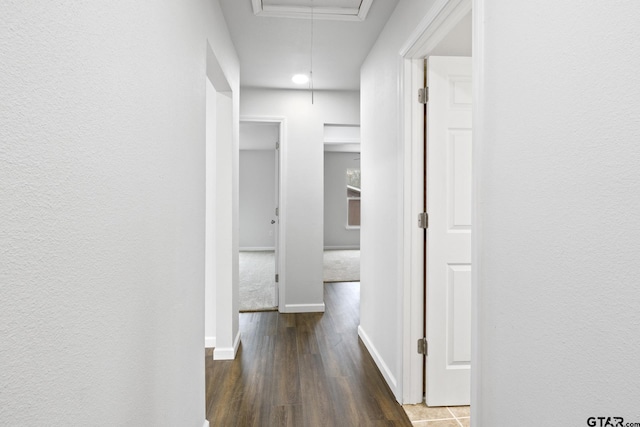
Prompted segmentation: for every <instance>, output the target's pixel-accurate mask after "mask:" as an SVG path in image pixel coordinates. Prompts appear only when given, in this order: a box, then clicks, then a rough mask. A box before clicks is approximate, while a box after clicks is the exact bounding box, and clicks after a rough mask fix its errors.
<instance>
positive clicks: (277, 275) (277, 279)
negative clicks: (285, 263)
mask: <svg viewBox="0 0 640 427" xmlns="http://www.w3.org/2000/svg"><path fill="white" fill-rule="evenodd" d="M279 282H280V275H279V274H276V283H279Z"/></svg>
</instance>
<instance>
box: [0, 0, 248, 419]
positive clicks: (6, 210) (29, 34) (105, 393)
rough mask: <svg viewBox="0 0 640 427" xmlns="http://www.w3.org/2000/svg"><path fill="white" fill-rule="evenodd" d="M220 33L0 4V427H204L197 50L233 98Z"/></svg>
mask: <svg viewBox="0 0 640 427" xmlns="http://www.w3.org/2000/svg"><path fill="white" fill-rule="evenodd" d="M207 31H210V33H209V34H207ZM226 31H227V30H226V25H225V23H224V19H223V17H222V15H221V12H220V9H219V6H218V4H217V2H208V1H204V0H186V1H182V2H165V3H156V2H154V3H153V4H152V3H151V2H128V1H116V2H108V3H106V2H77V1H67V0H60V1H56V2H37V1H14V0H7V1H4V2H3V4H2V13H1V14H0V57H2V58H3V59H2V61H0V99H2V102H1V103H0V123H2V126H0V141H1V143H0V163H1V164H2V167H1V168H0V199H1V200H2V203H0V219H1V220H0V248H1V249H0V254H1V255H0V258H1V259H2V261H1V262H0V294H1V295H2V298H0V337H1V341H2V345H0V384H2V387H0V424H2V425H37V424H41V425H69V426H81V425H82V426H84V425H105V426H107V425H108V426H112V425H167V426H169V425H180V426H198V427H199V426H202V424H203V421H204V374H203V372H204V357H203V356H204V353H203V348H202V338H203V336H204V328H203V327H204V309H203V295H204V286H203V284H204V182H205V171H204V157H205V151H204V147H205V145H204V144H205V120H204V118H205V115H204V111H205V47H206V38H207V36H209V37H210V39H211V43H212V45H214V47H215V49H217V50H218V51H219V52H220V53H221V57H222V58H223V61H224V62H225V67H227V69H228V71H229V75H230V76H231V79H232V83H233V85H235V87H236V88H237V83H238V82H237V74H238V63H237V58H236V57H235V53H234V51H233V47H232V45H231V43H230V42H229V40H228V36H225V34H226ZM236 101H237V99H236ZM236 105H237V103H236ZM236 118H237V108H236ZM236 130H237V129H236Z"/></svg>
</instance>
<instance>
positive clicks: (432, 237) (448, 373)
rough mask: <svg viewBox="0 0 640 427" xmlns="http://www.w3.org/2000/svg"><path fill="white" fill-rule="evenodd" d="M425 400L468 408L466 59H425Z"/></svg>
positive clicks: (468, 76)
mask: <svg viewBox="0 0 640 427" xmlns="http://www.w3.org/2000/svg"><path fill="white" fill-rule="evenodd" d="M427 85H428V87H429V101H428V103H427V212H428V213H429V227H428V229H427V250H426V261H425V262H426V265H427V280H426V338H427V343H428V356H427V358H426V390H425V393H426V403H427V405H428V406H453V405H468V404H469V402H470V368H471V361H470V359H471V58H461V57H429V58H428V61H427Z"/></svg>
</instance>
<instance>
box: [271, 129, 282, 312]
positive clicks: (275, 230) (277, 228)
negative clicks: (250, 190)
mask: <svg viewBox="0 0 640 427" xmlns="http://www.w3.org/2000/svg"><path fill="white" fill-rule="evenodd" d="M280 133H281V130H280V126H278V141H276V147H275V148H276V149H275V155H274V157H275V168H276V174H275V175H276V178H275V179H276V183H275V190H276V191H275V201H274V202H275V210H274V216H273V220H274V221H275V222H274V224H273V233H274V234H273V235H274V243H275V246H274V255H275V256H274V258H275V264H276V265H275V272H276V280H275V282H274V283H275V286H274V288H273V290H274V295H273V301H274V302H275V305H276V306H278V305H279V296H280V283H279V281H280V271H279V265H280V250H279V248H280V241H279V238H280V206H279V204H280Z"/></svg>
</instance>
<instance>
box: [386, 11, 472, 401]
mask: <svg viewBox="0 0 640 427" xmlns="http://www.w3.org/2000/svg"><path fill="white" fill-rule="evenodd" d="M471 9H472V3H471V0H438V1H437V3H436V4H435V5H434V6H433V7H432V8H431V9H430V10H429V12H428V13H427V14H426V15H425V17H424V18H423V19H422V21H421V22H420V24H418V26H417V27H416V29H415V30H414V31H413V32H412V33H411V35H410V36H409V38H408V39H407V41H406V42H405V44H404V45H403V46H402V48H401V49H400V52H399V54H400V57H401V59H400V84H399V91H398V93H399V98H400V99H399V105H400V111H401V114H400V120H401V123H400V135H399V140H400V141H403V145H402V147H400V149H399V151H400V152H401V153H402V156H401V157H402V158H401V159H400V160H399V162H400V164H401V168H400V170H401V177H400V180H401V182H403V186H402V189H401V191H402V194H403V199H404V201H403V203H402V206H401V208H400V209H401V215H400V217H401V218H402V224H401V229H402V230H403V231H402V235H401V237H400V242H399V247H401V248H402V253H401V254H400V257H401V262H400V271H399V272H398V279H399V283H402V286H399V290H398V298H399V301H401V304H402V308H401V309H400V310H399V313H400V314H399V316H400V319H399V324H400V325H401V328H402V330H401V336H402V346H401V350H400V351H401V358H400V360H402V377H401V384H400V386H399V387H400V388H401V398H400V399H399V400H400V401H401V403H418V402H422V400H423V393H422V369H423V367H422V357H421V356H419V355H417V352H416V351H415V343H416V340H417V339H418V338H420V337H421V336H422V322H423V319H422V313H423V290H422V267H423V263H424V255H423V248H422V236H421V234H419V230H418V229H417V227H416V217H415V216H416V215H417V213H418V212H420V210H421V209H422V194H423V189H422V186H423V184H422V182H423V178H422V155H423V153H422V151H423V148H422V135H421V132H422V130H421V127H422V120H423V115H422V112H421V110H420V108H417V107H418V104H417V102H416V101H415V97H416V95H415V94H416V93H417V88H418V87H421V86H422V75H423V74H422V71H421V70H420V67H421V66H422V65H421V63H422V58H425V57H427V56H428V55H429V53H430V52H431V51H432V50H433V48H435V47H436V46H437V44H438V43H439V42H440V41H442V40H443V39H444V37H445V36H446V35H447V34H448V33H449V32H450V30H451V29H452V28H454V27H455V25H457V24H458V23H459V22H460V20H462V18H464V16H465V15H466V14H468V13H469V11H471ZM476 24H477V22H476V21H474V25H476ZM474 99H475V98H474ZM474 120H475V116H474ZM474 148H476V149H477V145H476V142H475V140H474ZM474 164H475V159H474ZM474 173H475V171H474ZM474 232H475V231H474ZM396 397H398V395H396Z"/></svg>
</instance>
